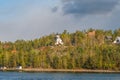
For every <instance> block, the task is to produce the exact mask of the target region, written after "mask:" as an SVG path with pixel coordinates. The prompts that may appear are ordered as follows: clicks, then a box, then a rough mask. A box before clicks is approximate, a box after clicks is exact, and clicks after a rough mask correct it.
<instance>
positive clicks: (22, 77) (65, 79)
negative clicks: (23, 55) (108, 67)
mask: <svg viewBox="0 0 120 80" xmlns="http://www.w3.org/2000/svg"><path fill="white" fill-rule="evenodd" d="M0 80H120V73H116V74H115V73H53V72H51V73H50V72H49V73H47V72H41V73H27V72H0Z"/></svg>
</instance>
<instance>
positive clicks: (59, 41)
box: [55, 35, 63, 45]
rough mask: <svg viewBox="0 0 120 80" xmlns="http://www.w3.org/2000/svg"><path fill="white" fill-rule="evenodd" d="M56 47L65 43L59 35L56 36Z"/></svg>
mask: <svg viewBox="0 0 120 80" xmlns="http://www.w3.org/2000/svg"><path fill="white" fill-rule="evenodd" d="M55 45H63V41H62V39H61V38H60V36H59V35H56V42H55Z"/></svg>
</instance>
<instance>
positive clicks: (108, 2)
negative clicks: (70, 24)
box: [61, 0, 119, 15]
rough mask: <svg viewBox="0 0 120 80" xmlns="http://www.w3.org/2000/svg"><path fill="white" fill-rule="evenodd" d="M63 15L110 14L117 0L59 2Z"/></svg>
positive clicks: (71, 0) (66, 0)
mask: <svg viewBox="0 0 120 80" xmlns="http://www.w3.org/2000/svg"><path fill="white" fill-rule="evenodd" d="M61 1H62V11H63V12H64V14H66V15H67V14H73V15H88V14H93V15H94V14H106V13H109V12H111V11H112V10H113V9H114V8H115V6H116V5H117V4H118V3H119V0H61Z"/></svg>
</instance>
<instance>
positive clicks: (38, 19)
mask: <svg viewBox="0 0 120 80" xmlns="http://www.w3.org/2000/svg"><path fill="white" fill-rule="evenodd" d="M89 28H93V29H103V30H115V29H118V28H120V1H119V0H0V41H3V42H4V41H16V40H21V39H23V40H34V39H36V38H40V37H42V36H46V35H49V34H51V33H62V32H63V31H64V30H67V31H68V32H75V31H76V30H87V29H89Z"/></svg>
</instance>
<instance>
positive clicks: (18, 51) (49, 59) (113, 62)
mask: <svg viewBox="0 0 120 80" xmlns="http://www.w3.org/2000/svg"><path fill="white" fill-rule="evenodd" d="M91 31H94V30H93V29H89V30H87V31H79V30H78V31H76V32H74V33H69V32H67V31H66V30H64V31H63V33H60V34H59V35H60V37H61V39H62V40H63V42H64V44H63V45H59V46H56V45H55V36H56V34H55V33H52V34H50V35H48V36H43V37H41V38H39V39H35V40H28V41H25V40H17V41H15V42H0V66H1V67H3V66H6V67H8V68H14V67H17V66H22V67H23V68H44V69H46V68H47V69H51V68H53V69H82V68H84V69H109V70H120V45H119V44H113V41H114V40H115V38H116V37H117V36H120V29H117V30H115V31H111V30H95V34H93V35H92V34H90V35H89V32H91ZM105 36H112V39H111V40H109V39H105Z"/></svg>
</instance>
